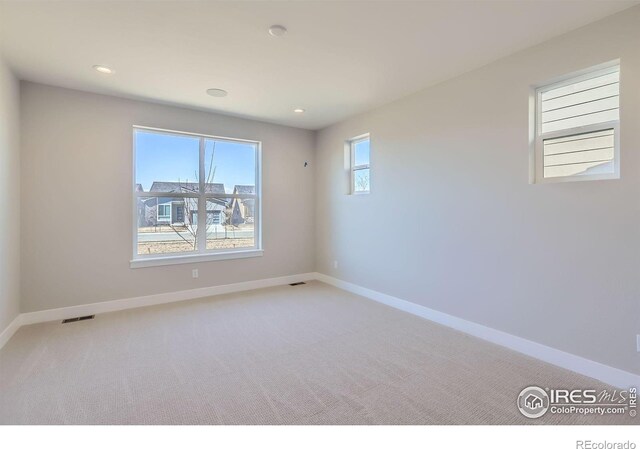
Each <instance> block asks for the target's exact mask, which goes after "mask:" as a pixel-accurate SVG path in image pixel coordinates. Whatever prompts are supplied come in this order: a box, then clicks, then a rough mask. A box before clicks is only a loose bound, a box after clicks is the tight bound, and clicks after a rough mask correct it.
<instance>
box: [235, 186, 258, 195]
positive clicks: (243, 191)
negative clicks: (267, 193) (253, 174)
mask: <svg viewBox="0 0 640 449" xmlns="http://www.w3.org/2000/svg"><path fill="white" fill-rule="evenodd" d="M233 193H234V194H236V195H253V194H254V193H256V186H242V185H236V186H235V187H234V188H233Z"/></svg>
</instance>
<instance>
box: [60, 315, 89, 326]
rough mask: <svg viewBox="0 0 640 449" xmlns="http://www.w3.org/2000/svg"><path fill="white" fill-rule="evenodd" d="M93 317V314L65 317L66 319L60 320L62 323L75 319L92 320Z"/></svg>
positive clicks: (71, 321)
mask: <svg viewBox="0 0 640 449" xmlns="http://www.w3.org/2000/svg"><path fill="white" fill-rule="evenodd" d="M94 318H95V315H86V316H77V317H75V318H67V319H66V320H62V324H65V323H73V322H75V321H84V320H92V319H94Z"/></svg>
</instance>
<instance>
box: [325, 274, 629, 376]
mask: <svg viewBox="0 0 640 449" xmlns="http://www.w3.org/2000/svg"><path fill="white" fill-rule="evenodd" d="M315 278H316V279H317V280H319V281H322V282H325V283H327V284H330V285H333V286H335V287H338V288H341V289H343V290H346V291H348V292H351V293H355V294H356V295H360V296H364V297H365V298H368V299H372V300H374V301H377V302H380V303H382V304H386V305H388V306H391V307H393V308H396V309H399V310H403V311H405V312H408V313H411V314H413V315H417V316H419V317H422V318H426V319H428V320H430V321H433V322H435V323H438V324H442V325H444V326H447V327H450V328H452V329H456V330H458V331H461V332H464V333H465V334H469V335H473V336H474V337H478V338H480V339H482V340H486V341H489V342H491V343H495V344H497V345H500V346H504V347H506V348H509V349H512V350H514V351H517V352H520V353H522V354H525V355H528V356H530V357H533V358H536V359H538V360H542V361H544V362H547V363H550V364H552V365H556V366H559V367H561V368H564V369H568V370H570V371H573V372H576V373H578V374H582V375H584V376H588V377H591V378H593V379H597V380H599V381H601V382H604V383H607V384H609V385H612V386H615V387H618V388H629V387H631V386H640V376H638V375H636V374H633V373H629V372H627V371H623V370H621V369H618V368H613V367H611V366H608V365H603V364H602V363H599V362H594V361H593V360H589V359H585V358H583V357H580V356H577V355H574V354H570V353H568V352H564V351H561V350H559V349H555V348H551V347H549V346H545V345H542V344H540V343H536V342H533V341H530V340H526V339H524V338H521V337H517V336H515V335H511V334H508V333H506V332H502V331H499V330H496V329H493V328H490V327H487V326H483V325H481V324H477V323H474V322H471V321H467V320H464V319H462V318H458V317H455V316H452V315H448V314H446V313H442V312H438V311H437V310H433V309H430V308H428V307H425V306H421V305H419V304H415V303H412V302H409V301H405V300H404V299H400V298H396V297H394V296H391V295H387V294H384V293H380V292H377V291H375V290H371V289H368V288H365V287H361V286H359V285H356V284H352V283H350V282H346V281H343V280H340V279H336V278H334V277H331V276H328V275H326V274H323V273H316V276H315Z"/></svg>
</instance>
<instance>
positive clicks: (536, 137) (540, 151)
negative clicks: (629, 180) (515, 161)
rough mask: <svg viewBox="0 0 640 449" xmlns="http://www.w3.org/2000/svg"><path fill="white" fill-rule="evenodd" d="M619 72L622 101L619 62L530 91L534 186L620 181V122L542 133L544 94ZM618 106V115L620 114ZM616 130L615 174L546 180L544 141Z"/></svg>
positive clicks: (603, 65) (588, 69)
mask: <svg viewBox="0 0 640 449" xmlns="http://www.w3.org/2000/svg"><path fill="white" fill-rule="evenodd" d="M616 71H617V72H618V73H619V74H620V80H619V82H618V86H619V93H618V96H619V98H622V67H621V64H620V60H619V59H618V60H614V61H610V62H607V63H604V64H600V65H597V66H594V67H590V68H587V69H584V70H580V71H578V72H573V73H570V74H567V75H563V76H561V77H558V78H555V79H554V80H551V81H550V82H547V83H544V84H539V85H536V86H533V87H532V88H531V94H530V114H531V120H530V122H531V129H532V132H531V133H530V166H531V170H530V175H529V182H530V183H532V184H533V183H535V184H547V183H557V182H574V181H596V180H608V179H620V118H618V120H612V121H607V122H601V123H594V124H591V125H584V126H575V127H573V128H567V129H562V130H558V131H549V132H546V133H543V132H542V94H543V93H545V92H548V91H550V90H553V89H558V88H560V87H565V86H569V85H571V84H575V83H579V82H581V81H586V80H589V79H592V78H597V77H599V76H603V75H606V74H609V73H613V72H616ZM621 109H622V108H621V107H620V106H618V113H620V111H621ZM606 130H613V142H614V147H613V173H598V174H591V175H570V176H557V177H551V178H545V176H544V141H545V140H550V139H555V138H560V137H570V136H576V135H580V134H587V133H593V132H598V131H606Z"/></svg>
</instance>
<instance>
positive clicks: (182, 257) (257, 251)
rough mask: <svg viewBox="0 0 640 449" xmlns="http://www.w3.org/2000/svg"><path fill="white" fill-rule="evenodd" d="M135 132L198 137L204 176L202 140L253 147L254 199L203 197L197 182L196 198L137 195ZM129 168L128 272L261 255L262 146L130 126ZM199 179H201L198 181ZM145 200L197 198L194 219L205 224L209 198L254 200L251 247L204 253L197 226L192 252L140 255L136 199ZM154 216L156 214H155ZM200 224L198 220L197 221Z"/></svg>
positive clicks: (203, 240)
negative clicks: (152, 198) (129, 252)
mask: <svg viewBox="0 0 640 449" xmlns="http://www.w3.org/2000/svg"><path fill="white" fill-rule="evenodd" d="M136 131H146V132H155V133H158V134H169V135H176V134H177V135H184V136H190V137H198V138H200V139H201V140H200V155H199V158H200V172H201V173H202V172H204V166H205V161H204V139H215V140H221V141H228V142H241V143H247V144H252V145H255V147H256V161H255V162H256V163H255V167H256V168H255V169H256V174H255V175H256V178H255V179H256V186H255V190H256V193H255V195H245V194H207V193H206V192H205V189H204V184H205V180H204V179H200V180H199V182H200V189H199V192H203V193H198V194H190V193H186V194H174V193H170V192H138V191H136V145H135V134H136ZM132 148H133V151H132V155H133V160H132V166H133V170H132V172H133V176H132V178H133V179H132V192H133V195H132V198H133V201H132V203H133V215H132V220H131V222H132V225H133V226H132V233H133V238H132V241H133V256H132V259H131V260H130V261H129V266H130V267H131V268H144V267H154V266H163V265H175V264H184V263H195V262H207V261H215V260H227V259H241V258H247V257H260V256H262V255H263V254H264V250H263V249H262V142H260V141H257V140H247V139H235V138H230V137H221V136H214V135H209V134H200V133H191V132H185V131H175V130H170V129H162V128H153V127H148V126H140V125H134V126H133V131H132ZM200 178H202V177H200ZM145 197H147V198H149V197H162V198H166V197H176V198H198V199H199V200H200V201H198V217H203V216H204V217H205V219H204V220H205V223H206V200H207V199H209V198H221V197H223V198H238V199H244V198H251V199H254V201H255V205H254V246H253V247H246V248H239V249H227V250H208V249H206V245H207V243H206V226H198V229H197V237H196V239H197V242H198V248H197V249H196V251H189V252H178V253H167V254H166V255H164V254H151V255H144V254H142V255H141V254H138V226H137V225H138V201H137V200H138V198H145ZM156 213H157V212H156ZM198 220H200V218H198Z"/></svg>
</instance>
